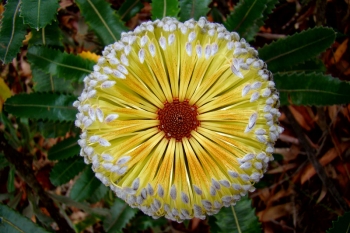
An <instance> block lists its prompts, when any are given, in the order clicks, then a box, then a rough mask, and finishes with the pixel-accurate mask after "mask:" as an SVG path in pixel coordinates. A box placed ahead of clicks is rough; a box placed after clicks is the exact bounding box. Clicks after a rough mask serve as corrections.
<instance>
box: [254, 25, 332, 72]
mask: <svg viewBox="0 0 350 233" xmlns="http://www.w3.org/2000/svg"><path fill="white" fill-rule="evenodd" d="M334 39H335V32H334V31H333V29H331V28H324V27H316V28H313V29H308V30H305V31H302V32H300V33H297V34H294V35H292V36H288V37H286V38H282V39H279V40H277V41H275V42H273V43H271V44H269V45H265V46H264V47H262V48H261V49H259V57H260V58H261V59H262V60H264V61H265V62H266V63H267V67H268V69H269V70H270V71H272V72H278V71H283V70H284V69H287V68H288V67H290V66H293V65H295V64H298V63H301V62H304V61H307V60H309V59H311V58H313V57H315V56H317V55H318V54H320V53H321V52H323V51H324V50H326V49H327V48H329V47H330V46H331V45H332V44H333V42H334Z"/></svg>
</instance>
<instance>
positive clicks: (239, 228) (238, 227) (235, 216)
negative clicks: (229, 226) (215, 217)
mask: <svg viewBox="0 0 350 233" xmlns="http://www.w3.org/2000/svg"><path fill="white" fill-rule="evenodd" d="M231 209H232V213H233V217H234V218H235V221H236V225H237V230H238V233H242V231H241V227H240V226H239V222H238V218H237V215H236V211H235V207H233V205H231Z"/></svg>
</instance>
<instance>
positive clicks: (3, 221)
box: [0, 204, 48, 233]
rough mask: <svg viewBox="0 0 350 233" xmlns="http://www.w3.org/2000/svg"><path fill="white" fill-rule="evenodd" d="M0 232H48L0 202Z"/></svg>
mask: <svg viewBox="0 0 350 233" xmlns="http://www.w3.org/2000/svg"><path fill="white" fill-rule="evenodd" d="M0 232H4V233H5V232H6V233H17V232H19V233H23V232H35V233H48V231H46V230H44V229H43V228H41V227H39V226H38V225H36V224H35V223H33V222H32V221H31V220H30V219H28V218H26V217H24V216H22V215H21V214H20V213H18V212H16V211H14V210H13V209H11V208H9V207H7V206H6V205H3V204H0Z"/></svg>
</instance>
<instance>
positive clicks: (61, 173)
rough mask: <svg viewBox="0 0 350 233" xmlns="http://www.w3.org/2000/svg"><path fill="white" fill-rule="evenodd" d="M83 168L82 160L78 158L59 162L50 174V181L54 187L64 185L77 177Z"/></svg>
mask: <svg viewBox="0 0 350 233" xmlns="http://www.w3.org/2000/svg"><path fill="white" fill-rule="evenodd" d="M85 167H86V165H85V163H84V160H83V158H81V157H78V156H77V157H74V158H69V159H66V160H60V161H59V162H58V163H56V165H55V166H54V167H53V169H52V171H51V173H50V181H51V183H52V184H53V185H55V186H59V185H62V184H65V183H67V182H68V181H70V180H71V179H73V178H74V177H75V176H76V175H78V174H79V172H81V171H82V170H83V169H84V168H85Z"/></svg>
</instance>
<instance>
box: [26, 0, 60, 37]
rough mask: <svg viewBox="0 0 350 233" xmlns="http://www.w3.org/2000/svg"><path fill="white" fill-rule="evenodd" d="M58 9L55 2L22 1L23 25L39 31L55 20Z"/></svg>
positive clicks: (49, 0) (39, 0) (45, 0)
mask: <svg viewBox="0 0 350 233" xmlns="http://www.w3.org/2000/svg"><path fill="white" fill-rule="evenodd" d="M58 7H59V4H58V1H57V0H37V1H22V5H21V16H22V17H23V21H24V23H26V24H29V26H30V27H31V28H35V29H36V30H39V28H43V27H45V26H46V25H47V24H49V23H50V22H51V21H52V20H53V19H54V18H55V16H56V14H57V9H58Z"/></svg>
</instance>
